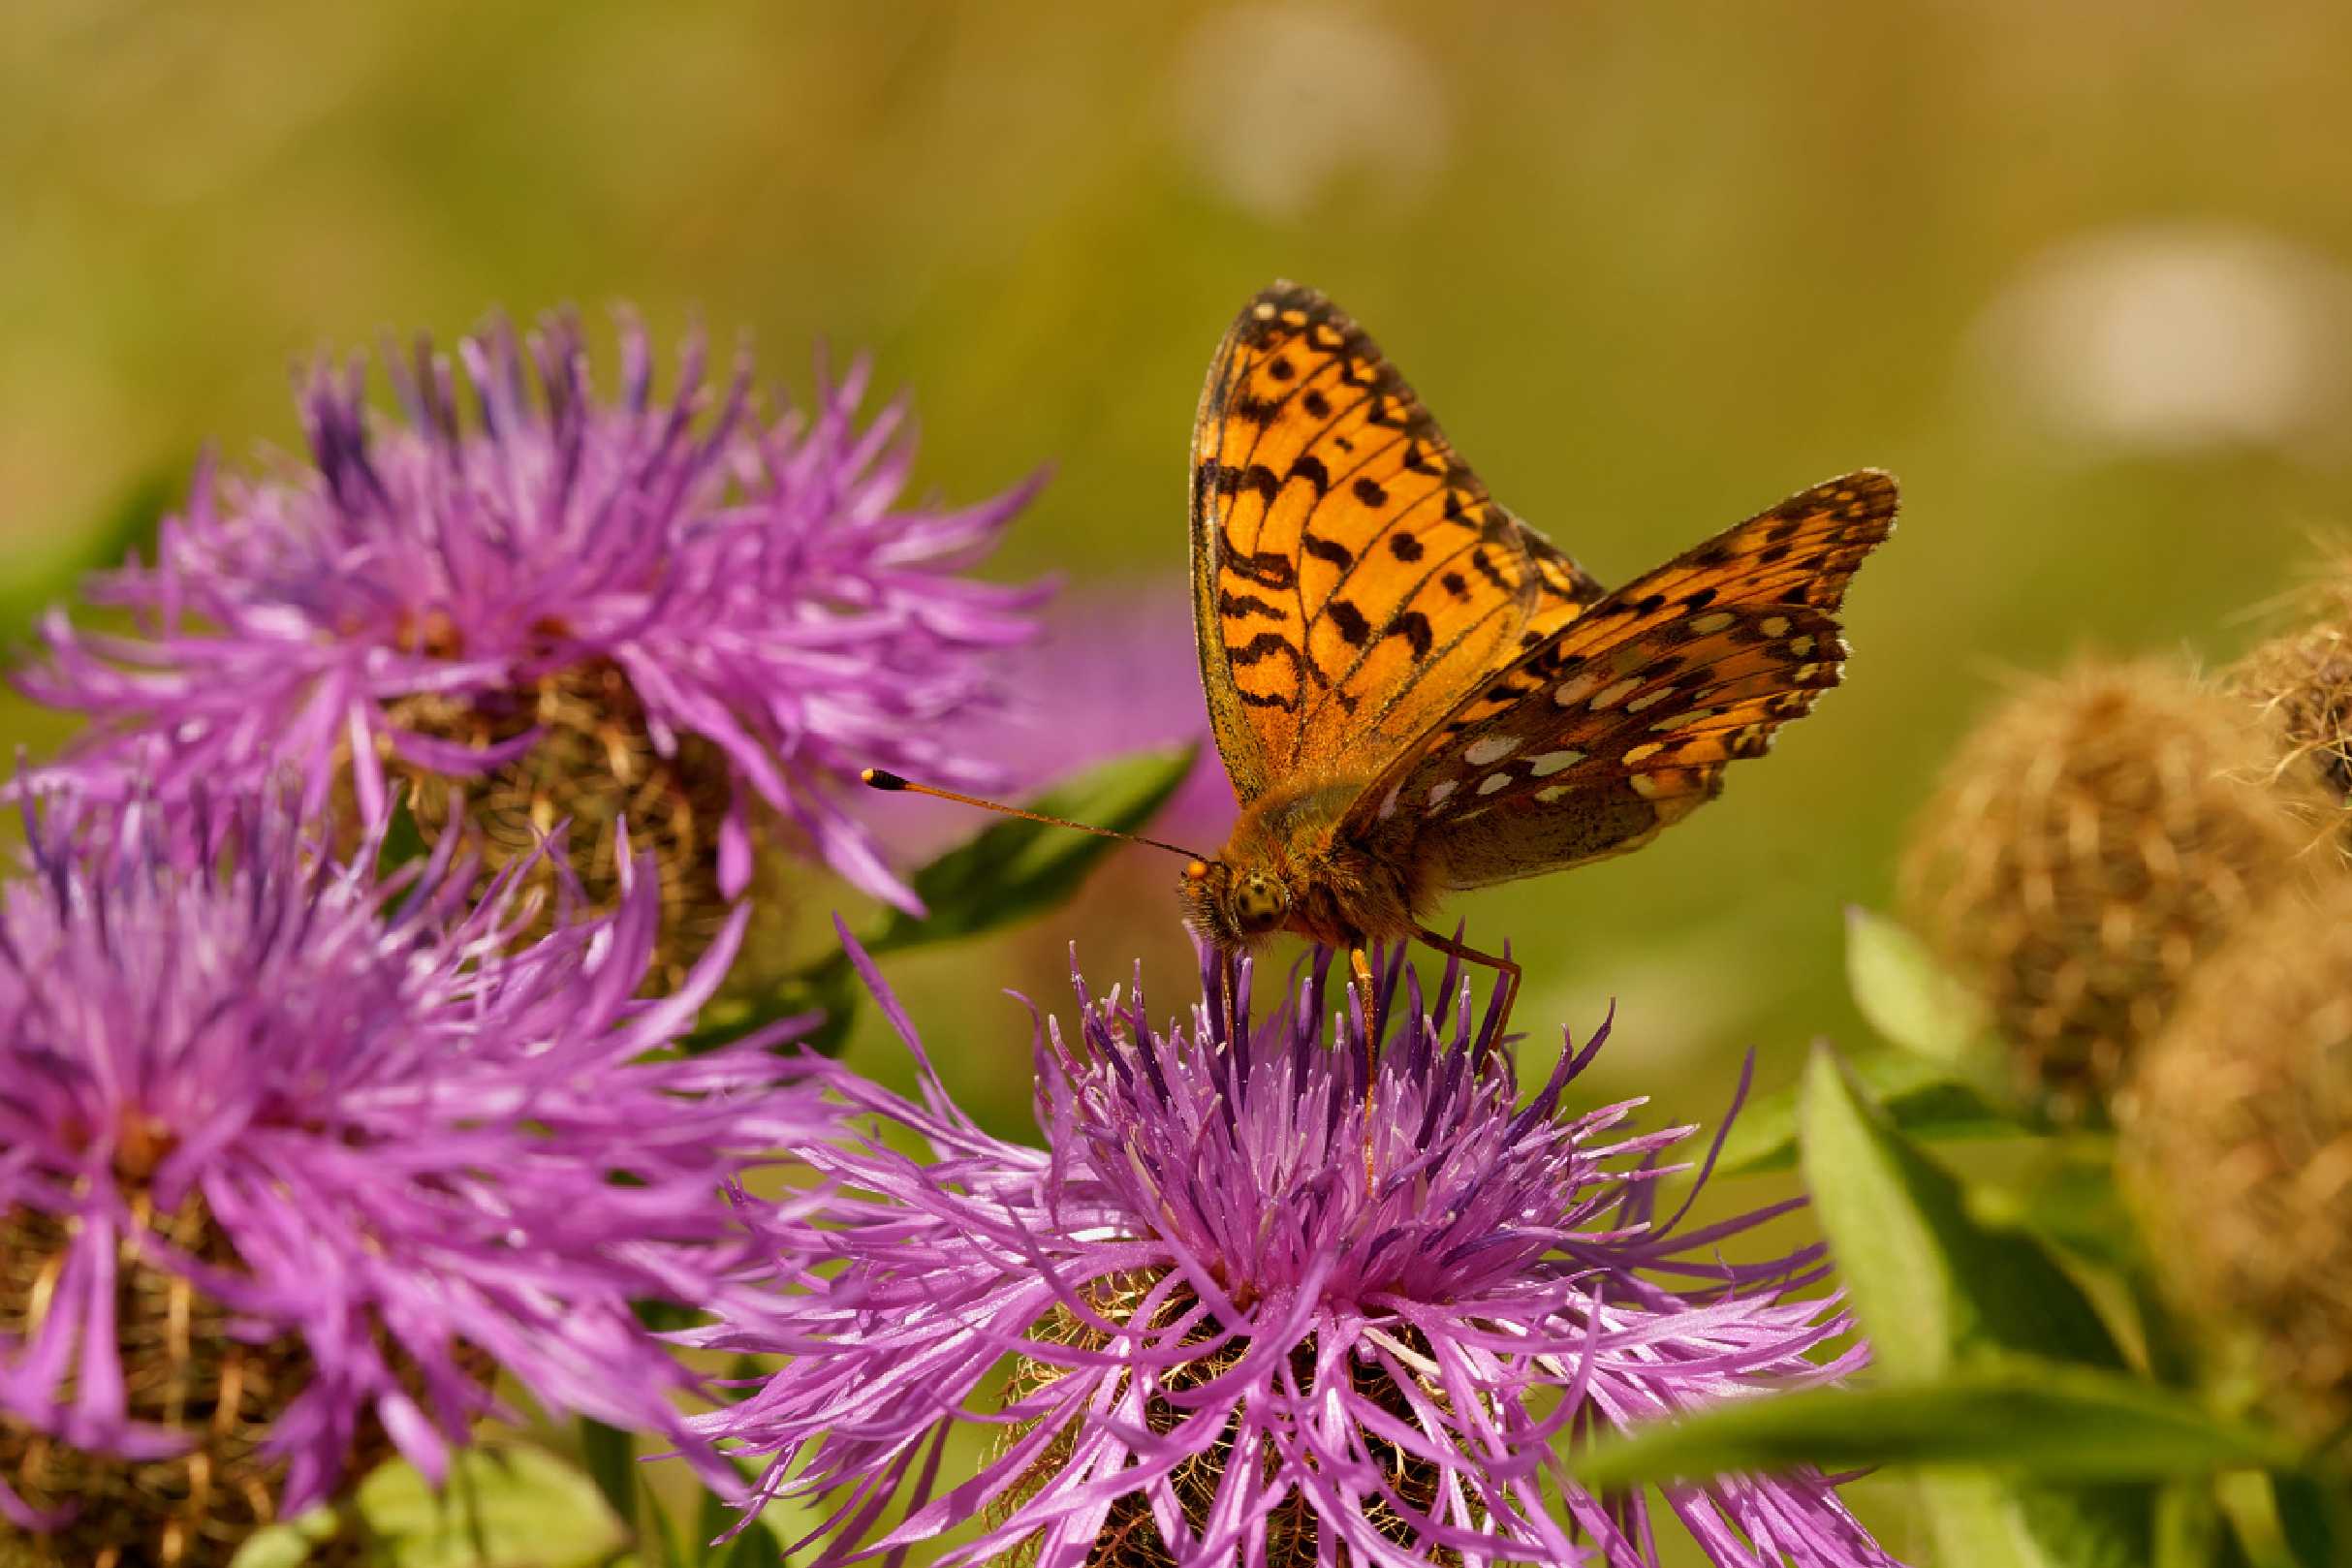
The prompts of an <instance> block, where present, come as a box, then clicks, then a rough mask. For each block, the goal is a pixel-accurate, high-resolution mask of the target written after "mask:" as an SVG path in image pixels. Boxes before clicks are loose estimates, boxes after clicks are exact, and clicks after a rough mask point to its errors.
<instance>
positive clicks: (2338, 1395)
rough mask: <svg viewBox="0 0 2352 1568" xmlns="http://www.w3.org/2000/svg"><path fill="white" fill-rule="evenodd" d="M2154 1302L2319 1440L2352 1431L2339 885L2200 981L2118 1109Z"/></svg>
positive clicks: (2348, 1109)
mask: <svg viewBox="0 0 2352 1568" xmlns="http://www.w3.org/2000/svg"><path fill="white" fill-rule="evenodd" d="M2118 1116H2119V1119H2120V1120H2121V1122H2122V1136H2121V1156H2120V1164H2121V1167H2122V1172H2123V1176H2124V1179H2125V1182H2126V1185H2127V1187H2128V1189H2129V1191H2130V1192H2131V1194H2132V1197H2133V1200H2134V1207H2136V1209H2137V1210H2138V1211H2139V1213H2140V1214H2141V1216H2142V1219H2143V1221H2144V1223H2145V1225H2146V1228H2147V1230H2148V1239H2149V1241H2150V1243H2151V1250H2152V1251H2153V1253H2154V1255H2155V1257H2156V1259H2157V1262H2158V1263H2159V1265H2160V1266H2161V1267H2162V1269H2163V1270H2164V1274H2165V1278H2166V1282H2167V1284H2168V1286H2169V1287H2170V1288H2171V1290H2172V1292H2173V1294H2174V1295H2175V1296H2176V1298H2177V1299H2178V1301H2180V1304H2181V1305H2182V1306H2183V1307H2184V1308H2185V1309H2186V1310H2187V1312H2188V1313H2189V1315H2190V1316H2191V1318H2192V1319H2193V1320H2194V1321H2196V1322H2197V1323H2198V1324H2199V1325H2200V1326H2201V1327H2202V1328H2203V1329H2204V1330H2205V1339H2206V1343H2207V1345H2208V1347H2209V1349H2211V1351H2213V1352H2214V1353H2215V1355H2216V1357H2217V1359H2219V1360H2220V1361H2221V1362H2222V1363H2223V1364H2227V1365H2236V1366H2241V1367H2243V1366H2250V1367H2251V1369H2252V1370H2253V1372H2254V1373H2255V1376H2256V1378H2257V1381H2258V1385H2259V1387H2260V1388H2261V1390H2262V1391H2263V1394H2264V1396H2265V1397H2266V1399H2267V1401H2268V1402H2269V1404H2270V1405H2271V1407H2272V1408H2273V1409H2274V1412H2275V1413H2276V1414H2277V1415H2278V1416H2279V1417H2280V1418H2281V1419H2282V1420H2283V1421H2284V1422H2285V1423H2286V1424H2287V1425H2288V1426H2289V1427H2291V1428H2292V1429H2293V1430H2295V1431H2297V1432H2299V1433H2300V1434H2302V1435H2304V1436H2305V1437H2306V1438H2318V1437H2321V1436H2324V1435H2326V1434H2328V1433H2330V1432H2332V1431H2336V1430H2339V1429H2340V1428H2341V1427H2343V1426H2344V1425H2345V1424H2346V1423H2347V1422H2352V1223H2347V1220H2346V1215H2347V1214H2348V1213H2352V879H2346V878H2341V877H2338V878H2332V879H2331V885H2330V886H2329V887H2328V888H2327V890H2326V891H2325V892H2324V893H2322V894H2320V895H2319V896H2318V898H2317V899H2316V900H2312V899H2306V898H2304V897H2299V896H2289V897H2285V898H2281V899H2279V900H2277V901H2276V902H2275V903H2274V904H2273V905H2272V906H2271V908H2270V909H2269V910H2267V911H2266V912H2265V913H2264V914H2263V915H2262V916H2261V917H2260V918H2259V919H2258V920H2257V921H2255V922H2254V923H2253V924H2252V925H2250V926H2249V927H2248V928H2247V929H2245V930H2244V931H2243V932H2242V933H2241V934H2240V935H2239V936H2238V937H2237V938H2236V939H2235V940H2234V941H2233V942H2232V943H2231V944H2230V945H2229V946H2228V947H2227V948H2225V949H2223V950H2222V952H2221V953H2219V954H2218V955H2216V956H2214V957H2213V958H2212V960H2211V962H2209V963H2207V964H2205V965H2203V966H2202V967H2200V968H2199V970H2198V972H2197V974H2196V976H2195V978H2194V979H2193V980H2192V981H2191V982H2190V984H2189V986H2188V988H2187V989H2186V990H2185V991H2184V992H2183V993H2182V995H2181V998H2180V1004H2179V1006H2178V1007H2177V1008H2176V1009H2175V1010H2174V1014H2173V1018H2172V1020H2171V1022H2170V1023H2169V1024H2168V1025H2167V1026H2166V1028H2165V1029H2164V1031H2163V1032H2162V1033H2161V1034H2160V1035H2159V1036H2158V1037H2157V1038H2156V1039H2155V1040H2154V1041H2153V1042H2152V1043H2151V1044H2150V1046H2149V1049H2148V1053H2147V1057H2146V1060H2145V1062H2144V1063H2143V1065H2142V1066H2141V1068H2140V1070H2139V1072H2138V1074H2137V1075H2136V1077H2135V1079H2134V1082H2133V1084H2132V1086H2131V1088H2130V1090H2129V1091H2128V1093H2127V1094H2126V1095H2125V1096H2124V1097H2123V1099H2122V1100H2121V1102H2120V1103H2119V1105H2118Z"/></svg>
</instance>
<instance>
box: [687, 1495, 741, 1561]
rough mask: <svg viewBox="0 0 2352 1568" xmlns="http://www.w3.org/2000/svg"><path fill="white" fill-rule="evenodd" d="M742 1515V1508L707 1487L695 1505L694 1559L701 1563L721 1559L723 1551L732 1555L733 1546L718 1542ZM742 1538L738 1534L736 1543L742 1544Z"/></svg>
mask: <svg viewBox="0 0 2352 1568" xmlns="http://www.w3.org/2000/svg"><path fill="white" fill-rule="evenodd" d="M742 1517H743V1515H742V1511H741V1510H739V1509H737V1508H735V1507H734V1506H732V1505H731V1504H730V1503H729V1502H728V1501H727V1499H726V1498H724V1497H721V1496H720V1495H719V1494H718V1493H717V1492H715V1491H712V1490H708V1489H707V1488H706V1489H705V1490H703V1492H702V1494H701V1496H700V1497H698V1498H697V1499H696V1502H695V1507H694V1560H695V1561H696V1562H697V1563H698V1564H700V1563H707V1562H712V1561H716V1560H720V1558H721V1555H722V1553H724V1554H725V1555H727V1556H732V1555H733V1554H734V1552H733V1550H732V1549H731V1548H727V1547H721V1546H718V1545H717V1544H716V1542H717V1541H718V1538H719V1537H720V1536H722V1535H725V1534H726V1533H727V1532H728V1531H729V1530H732V1529H734V1528H735V1526H736V1521H737V1520H740V1519H741V1518H742ZM750 1533H751V1532H750V1531H748V1530H746V1531H745V1532H744V1534H745V1535H748V1534H750ZM742 1539H743V1537H742V1536H737V1538H736V1545H740V1544H741V1543H742Z"/></svg>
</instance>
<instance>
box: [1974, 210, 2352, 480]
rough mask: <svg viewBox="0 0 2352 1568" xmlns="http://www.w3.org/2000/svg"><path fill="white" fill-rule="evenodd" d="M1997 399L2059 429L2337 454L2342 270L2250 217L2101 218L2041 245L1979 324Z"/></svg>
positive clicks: (2344, 368)
mask: <svg viewBox="0 0 2352 1568" xmlns="http://www.w3.org/2000/svg"><path fill="white" fill-rule="evenodd" d="M1975 338H1976V348H1977V351H1978V360H1979V362H1980V366H1981V368H1982V369H1983V370H1985V371H1986V372H1987V373H1989V375H1990V376H1991V380H1992V384H1993V387H1994V389H1995V390H1996V392H1997V393H1998V394H1999V395H2000V396H2001V397H2002V399H2003V400H2004V401H2010V400H2013V399H2014V400H2019V401H2022V403H2023V408H2022V409H2021V412H2023V413H2024V414H2025V415H2026V416H2027V417H2029V418H2031V419H2033V420H2034V421H2035V422H2036V423H2043V424H2047V425H2048V426H2050V427H2051V428H2052V430H2053V432H2054V433H2055V434H2058V435H2060V436H2063V437H2066V438H2070V439H2074V440H2079V441H2084V442H2087V443H2090V444H2093V445H2111V446H2121V447H2130V448H2137V449H2141V450H2143V451H2151V452H2163V453H2174V454H2181V455H2186V454H2192V453H2196V452H2200V451H2204V450H2208V449H2212V448H2218V447H2233V446H2242V445H2256V446H2270V447H2277V448H2282V449H2290V450H2294V451H2296V452H2298V453H2299V454H2300V455H2305V456H2312V457H2325V458H2329V459H2331V460H2333V459H2336V458H2339V457H2340V456H2341V455H2343V454H2344V452H2345V450H2346V441H2345V423H2346V419H2347V416H2348V415H2352V274H2347V272H2346V271H2345V270H2344V268H2343V267H2340V266H2338V265H2336V263H2335V262H2334V261H2332V260H2330V259H2329V258H2327V257H2325V256H2323V255H2320V254H2319V253H2317V252H2315V251H2312V250H2309V249H2306V248H2305V247H2304V246H2301V245H2298V244H2296V243H2294V242H2292V241H2290V240H2287V239H2285V238H2282V237H2280V236H2278V235H2273V234H2270V233H2267V232H2265V231H2263V230H2260V229H2255V228H2250V227H2246V226H2243V225H2239V224H2232V223H2224V222H2196V223H2190V222H2183V223H2166V224H2147V225H2135V226H2132V227H2128V228H2117V229H2110V230H2106V231H2103V232H2098V233H2093V234H2089V235H2083V236H2081V237H2079V238H2075V239H2070V240H2067V241H2065V242H2064V243H2062V244H2059V245H2056V246H2054V247H2053V248H2051V249H2049V250H2046V251H2044V252H2042V253H2041V254H2040V255H2039V256H2036V257H2034V258H2033V259H2032V260H2031V261H2029V262H2028V263H2027V264H2026V266H2025V267H2024V268H2023V271H2022V272H2021V273H2019V274H2018V275H2017V276H2016V277H2015V278H2013V279H2012V280H2011V282H2010V283H2009V284H2008V285H2007V286H2006V287H2005V288H2004V289H2002V290H2001V292H2000V293H1999V294H1998V295H1996V296H1995V297H1994V298H1993V300H1992V302H1991V305H1990V306H1988V307H1987V309H1986V310H1985V312H1984V314H1983V316H1982V317H1981V318H1980V319H1979V321H1978V324H1977V328H1976V331H1975Z"/></svg>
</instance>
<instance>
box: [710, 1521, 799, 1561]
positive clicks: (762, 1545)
mask: <svg viewBox="0 0 2352 1568" xmlns="http://www.w3.org/2000/svg"><path fill="white" fill-rule="evenodd" d="M782 1561H784V1538H783V1537H782V1536H780V1535H778V1534H776V1532H775V1531H773V1530H771V1529H769V1528H768V1525H767V1524H766V1523H765V1522H764V1521H760V1520H756V1519H755V1520H753V1521H751V1523H750V1524H749V1525H748V1526H747V1527H746V1528H745V1529H744V1531H743V1533H742V1534H741V1535H738V1536H737V1537H736V1538H735V1541H734V1544H733V1545H731V1546H729V1547H728V1548H727V1554H726V1555H725V1556H724V1557H721V1558H720V1559H719V1568H774V1565H776V1564H778V1563H781V1562H782Z"/></svg>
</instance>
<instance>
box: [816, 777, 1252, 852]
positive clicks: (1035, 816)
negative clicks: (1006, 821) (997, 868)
mask: <svg viewBox="0 0 2352 1568" xmlns="http://www.w3.org/2000/svg"><path fill="white" fill-rule="evenodd" d="M858 777H859V778H860V779H862V780H863V781H864V783H865V784H866V785H867V787H868V788H871V789H877V790H892V791H900V790H902V791H904V792H905V793H907V794H909V795H928V796H933V797H935V798H937V799H939V800H953V801H955V802H956V804H957V805H976V806H978V807H980V809H981V810H983V811H1000V812H1002V813H1004V815H1006V816H1008V817H1019V818H1020V819H1021V820H1022V821H1023V822H1042V823H1044V824H1045V825H1046V826H1047V827H1049V828H1075V829H1077V830H1078V831H1080V832H1082V833H1092V834H1094V835H1095V836H1096V837H1097V838H1123V839H1125V840H1127V841H1128V842H1129V843H1131V844H1149V845H1150V846H1151V847H1152V848H1153V849H1164V850H1166V851H1168V853H1169V854H1171V855H1181V856H1183V857H1184V858H1185V859H1186V860H1188V861H1207V859H1208V858H1209V857H1207V856H1206V855H1196V854H1194V853H1193V852H1192V851H1191V850H1188V849H1185V848H1184V847H1183V846H1181V845H1179V844H1171V843H1168V842H1166V841H1165V840H1163V839H1158V838H1145V836H1144V835H1143V834H1142V833H1123V832H1120V831H1117V830H1116V829H1113V828H1097V827H1095V826H1094V824H1092V823H1090V822H1072V821H1071V820H1070V819H1069V818H1068V817H1049V816H1047V815H1046V814H1045V813H1044V812H1042V811H1023V810H1022V809H1021V808H1020V807H1019V806H1017V805H1005V804H1003V803H1002V802H1000V801H996V800H982V799H981V798H980V797H979V796H977V795H963V794H959V793H957V792H956V791H955V790H943V789H940V788H938V787H937V786H935V785H931V784H917V783H914V782H912V781H911V780H908V779H903V778H900V777H899V776H898V775H897V774H896V773H889V772H885V771H883V770H882V769H881V768H865V769H864V770H862V772H860V773H859V774H858Z"/></svg>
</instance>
